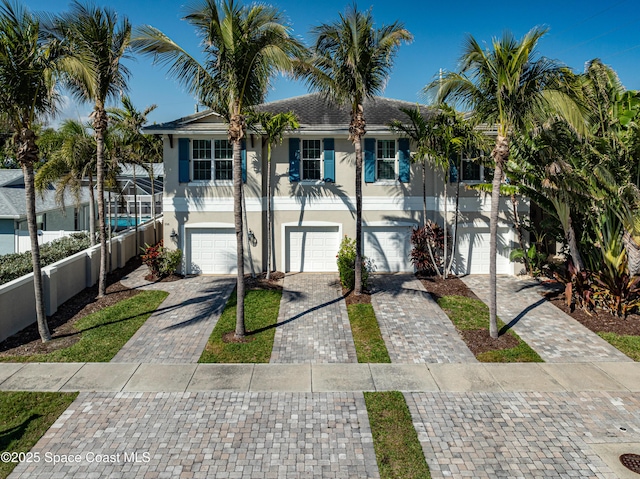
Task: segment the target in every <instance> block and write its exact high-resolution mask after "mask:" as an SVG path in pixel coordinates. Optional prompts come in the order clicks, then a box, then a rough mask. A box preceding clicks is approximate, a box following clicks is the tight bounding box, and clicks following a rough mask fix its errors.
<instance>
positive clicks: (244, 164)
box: [240, 140, 247, 183]
mask: <svg viewBox="0 0 640 479" xmlns="http://www.w3.org/2000/svg"><path fill="white" fill-rule="evenodd" d="M240 155H241V157H242V182H243V183H246V182H247V142H246V141H245V140H241V142H240Z"/></svg>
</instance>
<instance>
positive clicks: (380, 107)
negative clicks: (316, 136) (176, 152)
mask: <svg viewBox="0 0 640 479" xmlns="http://www.w3.org/2000/svg"><path fill="white" fill-rule="evenodd" d="M416 105H417V104H416V103H411V102H408V101H402V100H392V99H389V98H382V97H376V98H373V99H367V100H365V102H364V116H365V120H366V122H367V127H366V128H367V131H371V132H373V131H385V132H386V131H388V127H387V124H388V123H389V122H390V121H391V120H395V119H397V120H400V121H402V120H406V115H405V114H404V113H402V112H401V111H400V110H399V108H401V107H404V108H415V107H416ZM419 106H420V109H421V111H422V112H423V113H424V114H425V115H426V114H428V112H429V111H430V108H429V107H427V106H426V105H419ZM256 110H258V111H269V112H272V113H280V112H285V111H293V112H294V113H295V114H296V115H297V117H298V121H299V123H300V130H301V131H309V132H312V131H324V132H326V131H335V132H343V133H345V134H346V133H348V129H349V122H350V119H351V115H350V110H349V109H348V108H345V107H342V108H340V107H337V106H335V105H333V104H331V103H329V102H327V100H325V98H324V97H323V96H322V95H321V94H319V93H311V94H308V95H302V96H297V97H293V98H286V99H284V100H277V101H273V102H269V103H263V104H262V105H259V106H258V107H256ZM205 120H206V121H205ZM221 122H222V123H221ZM206 129H209V130H220V131H226V125H225V124H224V121H223V120H222V119H221V117H220V115H218V114H216V113H214V112H213V111H211V110H208V111H206V112H201V113H196V114H195V115H191V116H188V117H184V118H180V119H178V120H175V121H172V122H168V123H163V124H160V125H152V126H149V127H146V128H145V129H144V130H145V132H146V133H157V132H162V133H170V132H173V131H184V132H197V131H205V130H206Z"/></svg>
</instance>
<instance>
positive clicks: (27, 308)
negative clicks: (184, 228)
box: [0, 217, 162, 341]
mask: <svg viewBox="0 0 640 479" xmlns="http://www.w3.org/2000/svg"><path fill="white" fill-rule="evenodd" d="M155 227H156V235H157V240H158V241H160V240H161V239H162V217H160V218H158V219H156V221H155ZM153 242H154V222H153V221H150V222H148V223H144V224H142V225H140V226H139V227H138V238H137V240H136V233H135V230H133V229H132V230H128V231H126V232H125V233H123V234H121V235H119V236H116V237H115V238H113V240H112V246H111V268H112V269H116V268H122V267H123V266H124V265H125V264H126V262H127V261H129V260H130V259H131V258H133V257H134V256H137V255H138V254H140V250H139V249H136V245H139V246H143V245H144V244H145V243H146V244H153ZM99 273H100V245H98V246H94V247H93V248H89V249H86V250H84V251H81V252H80V253H76V254H74V255H73V256H69V257H68V258H65V259H63V260H61V261H58V262H57V263H54V264H52V265H49V266H46V267H44V268H42V277H43V289H44V291H43V293H44V298H45V308H46V314H47V316H51V315H52V314H53V313H55V312H56V311H57V310H58V306H60V305H61V304H62V303H64V302H65V301H67V300H68V299H70V298H72V297H73V296H75V295H76V294H78V293H79V292H80V291H82V290H83V289H85V288H88V287H90V286H93V285H94V284H96V282H97V281H98V274H99ZM34 305H35V294H34V291H33V273H29V274H27V275H25V276H22V277H21V278H18V279H15V280H13V281H10V282H8V283H5V284H3V285H0V341H3V340H4V339H6V338H8V337H9V336H11V335H13V334H15V333H17V332H18V331H21V330H22V329H24V328H26V327H27V326H29V325H31V324H33V323H35V322H36V310H35V306H34Z"/></svg>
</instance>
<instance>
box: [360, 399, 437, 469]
mask: <svg viewBox="0 0 640 479" xmlns="http://www.w3.org/2000/svg"><path fill="white" fill-rule="evenodd" d="M364 400H365V403H366V405H367V413H368V414H369V424H370V426H371V433H372V435H373V447H374V449H375V451H376V459H377V462H378V470H379V471H380V478H381V479H392V478H398V479H429V478H430V477H431V474H430V472H429V466H428V465H427V461H426V460H425V458H424V453H423V452H422V447H421V446H420V441H419V440H418V434H417V433H416V430H415V428H414V427H413V422H412V420H411V413H409V408H408V407H407V402H406V401H405V399H404V396H403V395H402V393H401V392H399V391H385V392H365V393H364Z"/></svg>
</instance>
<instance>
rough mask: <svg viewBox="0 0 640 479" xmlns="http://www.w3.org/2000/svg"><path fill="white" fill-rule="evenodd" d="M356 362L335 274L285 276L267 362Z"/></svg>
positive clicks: (347, 320)
mask: <svg viewBox="0 0 640 479" xmlns="http://www.w3.org/2000/svg"><path fill="white" fill-rule="evenodd" d="M357 361H358V360H357V357H356V348H355V345H354V344H353V335H352V334H351V325H350V324H349V316H348V315H347V307H346V305H345V302H344V299H343V297H342V288H341V286H340V280H339V279H338V275H336V274H311V273H307V274H305V273H299V274H289V275H287V276H285V279H284V290H283V293H282V301H281V302H280V313H279V314H278V325H277V328H276V334H275V338H274V342H273V351H272V353H271V361H270V362H272V363H355V362H357Z"/></svg>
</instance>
